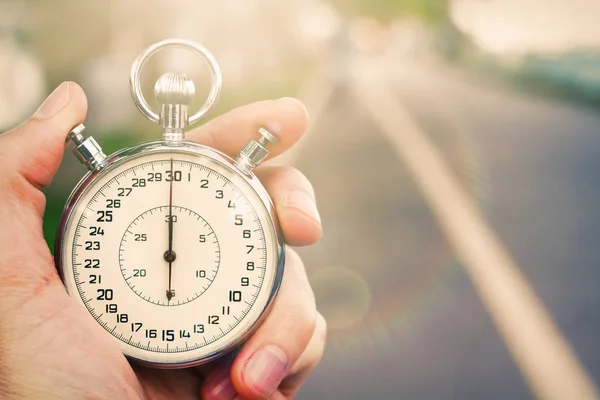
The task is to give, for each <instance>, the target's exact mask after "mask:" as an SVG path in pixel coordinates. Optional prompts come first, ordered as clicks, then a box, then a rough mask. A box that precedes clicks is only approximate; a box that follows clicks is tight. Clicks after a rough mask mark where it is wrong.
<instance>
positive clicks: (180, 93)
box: [55, 39, 285, 368]
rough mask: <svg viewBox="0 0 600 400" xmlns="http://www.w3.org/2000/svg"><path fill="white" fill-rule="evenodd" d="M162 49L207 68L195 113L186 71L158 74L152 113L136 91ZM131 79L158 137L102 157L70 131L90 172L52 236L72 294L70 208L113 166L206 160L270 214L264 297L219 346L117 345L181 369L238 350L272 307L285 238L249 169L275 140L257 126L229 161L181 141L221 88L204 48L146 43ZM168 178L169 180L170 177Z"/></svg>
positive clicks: (176, 42) (94, 145) (80, 133)
mask: <svg viewBox="0 0 600 400" xmlns="http://www.w3.org/2000/svg"><path fill="white" fill-rule="evenodd" d="M166 47H184V48H186V49H189V50H192V51H194V52H195V53H196V54H198V55H200V56H201V57H202V58H203V59H204V60H205V61H206V63H207V65H208V66H209V70H210V72H211V76H212V78H213V89H212V91H211V93H210V94H209V98H208V100H207V102H206V104H205V105H204V106H203V107H202V109H201V110H200V111H199V112H197V113H195V114H193V115H192V116H189V117H188V115H187V105H188V104H189V102H190V101H191V100H192V98H193V95H194V85H193V83H192V82H191V80H190V79H189V78H188V77H187V75H185V74H173V73H167V74H164V75H163V76H161V77H160V78H159V80H158V81H157V83H156V86H155V96H156V98H157V100H158V102H159V103H160V104H161V112H160V113H156V112H154V111H153V110H152V109H151V108H150V106H149V105H148V103H147V102H146V101H145V100H144V97H143V95H142V94H141V88H140V73H141V69H142V67H143V65H144V63H145V62H146V60H147V59H148V58H149V57H150V56H152V55H153V54H154V53H156V52H157V51H158V50H161V49H163V48H166ZM130 83H131V92H132V97H133V99H134V102H135V104H136V105H137V106H138V108H139V109H140V111H141V112H142V114H144V115H145V116H146V117H148V118H149V119H150V120H152V121H154V122H157V123H159V124H160V125H161V126H162V128H163V139H162V140H160V141H154V142H148V143H143V144H140V145H137V146H134V147H131V148H127V149H123V150H121V151H119V152H117V153H115V154H113V155H111V156H109V157H106V156H105V155H104V153H103V152H102V149H101V147H100V146H99V145H98V143H97V142H96V141H95V140H94V139H93V138H92V137H87V138H86V137H85V136H84V135H83V130H84V127H83V125H79V126H77V127H75V128H74V129H73V130H72V131H71V132H70V133H69V139H70V140H71V141H72V142H73V143H74V144H75V146H76V147H75V149H74V154H75V155H76V156H77V157H78V158H79V160H80V161H81V162H82V163H84V164H86V165H87V167H88V168H89V169H90V172H88V174H87V175H86V176H85V177H84V178H83V179H82V180H81V181H80V182H79V184H78V185H77V187H76V188H75V189H74V190H73V192H72V193H71V196H70V197H69V199H68V201H67V203H66V205H65V208H64V211H63V215H62V218H61V222H60V225H59V229H58V234H57V239H56V249H55V258H56V264H57V267H58V270H59V273H60V274H61V277H62V278H63V281H64V282H65V286H66V287H67V290H68V292H69V293H70V294H71V295H73V296H74V297H78V298H79V299H80V300H81V297H80V295H79V293H77V288H75V287H74V285H73V282H74V281H73V280H72V279H71V278H70V277H69V276H68V274H73V269H72V268H73V267H72V265H71V266H69V263H72V261H71V260H70V259H69V260H67V258H68V257H70V256H71V255H69V254H66V252H65V249H67V248H69V244H68V243H66V241H67V240H69V239H68V234H67V232H68V230H69V229H70V227H72V225H73V224H74V223H75V221H74V215H75V214H76V212H75V211H76V210H78V209H81V207H82V204H81V200H82V199H83V198H85V197H86V196H88V197H89V195H90V193H91V192H93V191H94V190H97V189H98V186H99V182H100V181H101V180H102V179H104V178H106V177H107V176H109V175H111V174H112V173H114V171H115V170H117V169H119V168H123V167H124V166H126V165H128V164H135V162H136V160H137V161H139V162H142V161H143V160H144V159H148V158H152V157H153V156H156V155H165V156H168V157H170V158H171V163H172V162H173V159H175V160H177V159H180V158H186V157H187V158H188V159H189V158H190V157H191V158H193V159H195V160H198V163H199V164H201V163H202V160H209V161H210V162H211V163H213V164H215V165H219V166H220V168H222V169H224V170H227V171H229V172H230V173H231V174H233V175H235V177H236V179H241V182H243V184H244V186H245V189H244V190H249V191H251V192H252V193H253V196H254V197H255V198H257V199H259V201H258V203H259V204H260V205H259V206H260V207H263V208H264V209H263V210H262V211H264V213H266V214H267V215H268V217H269V218H268V224H270V226H269V227H268V229H265V230H264V232H265V234H270V235H271V236H272V237H271V238H269V239H270V242H271V243H272V244H273V250H272V251H273V254H274V257H275V260H272V261H271V265H272V266H274V268H275V271H274V273H273V275H272V280H271V281H270V283H269V286H268V287H265V288H264V290H266V293H265V296H266V297H265V298H266V301H264V302H263V303H261V304H260V305H259V307H260V310H257V311H255V312H254V316H253V319H252V321H250V325H249V326H248V327H247V328H246V329H244V330H242V331H239V332H238V333H237V334H235V335H233V336H231V337H228V339H227V340H224V341H223V343H222V345H221V346H220V347H218V348H215V349H213V351H211V352H209V353H206V354H202V356H201V357H195V358H194V357H192V358H186V356H185V355H184V356H182V358H181V360H180V361H176V362H170V361H169V362H157V361H156V360H149V359H147V358H145V357H137V356H136V355H135V354H132V353H130V352H128V350H127V349H128V346H126V345H124V346H121V349H122V350H123V352H124V354H125V355H126V356H128V357H129V358H131V359H134V360H136V361H138V362H141V363H143V364H147V365H150V366H153V367H159V368H183V367H189V366H193V365H198V364H202V363H206V362H209V361H212V360H214V359H215V358H218V357H220V356H222V355H224V354H226V353H227V352H229V351H231V350H233V349H235V348H237V347H238V346H239V345H240V344H241V343H243V342H244V341H245V340H246V339H247V338H248V337H249V335H251V334H252V333H253V332H254V331H255V330H256V329H257V328H258V326H260V324H261V322H262V321H263V320H264V318H265V317H266V316H267V314H268V312H269V310H270V308H271V307H272V305H273V301H274V299H275V297H276V295H277V292H278V290H279V287H280V285H281V280H282V277H283V270H284V262H285V243H284V238H283V235H282V233H281V229H280V227H279V223H278V219H277V215H276V213H275V208H274V206H273V203H272V201H271V199H270V198H269V196H268V194H267V192H266V190H265V189H264V187H263V186H262V185H261V184H260V182H259V181H258V179H257V178H256V177H255V176H254V174H253V173H252V169H253V168H255V167H256V166H257V165H258V164H260V163H261V162H262V161H263V160H264V159H265V158H266V157H267V155H268V154H269V152H268V150H267V146H268V144H270V143H273V142H276V138H275V137H274V136H273V135H272V134H271V133H270V132H269V131H267V130H266V129H264V128H260V129H258V133H259V134H260V138H257V140H250V141H249V143H248V144H247V145H246V146H245V147H244V149H243V150H242V151H241V153H240V155H239V156H238V157H237V158H236V159H232V158H230V157H228V156H227V155H225V154H223V153H221V152H219V151H216V150H215V149H212V148H209V147H207V146H203V145H200V144H197V143H194V142H191V141H187V140H185V138H184V132H183V131H184V128H186V127H187V126H188V124H191V123H195V122H197V121H199V120H200V119H201V118H202V117H203V116H204V115H205V114H206V113H207V112H208V111H209V110H210V109H211V107H212V106H213V104H214V103H215V101H216V99H217V98H218V94H219V91H220V88H221V74H220V71H219V68H218V64H217V63H216V61H215V60H214V58H213V57H212V55H211V54H210V53H209V52H208V51H207V50H206V49H205V48H203V47H202V46H200V45H198V44H196V43H193V42H189V41H186V40H181V39H169V40H166V41H163V42H160V43H157V44H155V45H153V46H151V47H150V48H148V49H147V50H146V51H145V52H144V53H142V54H141V55H140V57H139V58H138V59H137V60H136V62H135V63H134V65H133V68H132V74H131V80H130ZM171 168H172V167H171ZM171 179H173V177H172V178H171ZM171 185H172V183H171ZM83 206H84V205H83ZM171 218H172V217H171ZM215 240H216V239H215ZM165 254H166V253H165ZM119 257H120V256H119ZM109 268H115V269H116V268H119V263H118V262H117V261H116V260H115V263H114V265H111V266H109ZM169 268H170V265H169ZM169 289H170V275H169ZM261 290H262V289H261ZM170 300H171V299H169V301H170ZM88 310H89V308H88ZM90 312H92V311H90ZM192 317H193V316H191V315H190V319H191V318H192ZM134 328H135V326H134V325H133V323H132V329H134ZM105 329H106V327H105ZM203 329H204V328H203ZM107 330H108V329H107ZM146 334H147V333H146ZM188 334H189V333H188ZM163 335H164V332H163ZM213 347H214V346H213ZM167 349H168V347H167ZM196 354H198V352H196Z"/></svg>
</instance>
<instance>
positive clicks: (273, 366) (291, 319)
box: [202, 249, 317, 400]
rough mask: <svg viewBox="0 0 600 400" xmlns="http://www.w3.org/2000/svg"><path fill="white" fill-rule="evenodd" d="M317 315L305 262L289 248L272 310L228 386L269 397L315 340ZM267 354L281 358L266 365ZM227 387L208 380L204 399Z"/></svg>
mask: <svg viewBox="0 0 600 400" xmlns="http://www.w3.org/2000/svg"><path fill="white" fill-rule="evenodd" d="M316 316H317V311H316V305H315V299H314V295H313V292H312V289H311V287H310V285H309V283H308V278H307V277H306V271H305V270H304V266H303V264H302V261H301V260H300V257H299V256H298V255H297V254H296V253H295V252H294V251H293V250H291V249H288V250H287V253H286V270H285V273H284V276H283V281H282V284H281V289H280V291H279V295H278V296H277V299H276V300H275V304H274V306H273V309H272V310H271V312H270V314H269V316H268V317H267V318H266V320H265V322H264V323H263V324H262V325H261V326H260V327H259V328H258V330H257V331H256V332H255V333H254V335H252V337H251V338H250V339H249V340H248V342H246V343H245V344H244V346H243V347H242V349H241V350H240V352H239V354H238V355H237V357H236V359H235V361H234V363H233V366H232V367H231V372H230V374H229V378H230V382H228V383H227V384H228V385H232V386H233V388H234V389H235V392H237V394H238V395H239V396H242V397H243V398H246V399H248V400H255V399H266V398H269V397H270V396H271V395H272V394H273V393H274V392H275V390H276V389H277V387H278V386H279V384H280V383H281V381H282V380H283V379H284V378H285V377H286V376H287V375H288V373H289V371H290V369H291V368H292V367H293V366H294V364H295V363H296V362H297V360H298V358H299V357H300V356H301V355H302V354H303V353H304V351H305V349H306V347H307V345H308V344H309V342H310V340H311V338H312V337H313V333H314V330H315V323H316ZM265 352H266V353H265ZM264 354H270V355H273V354H277V355H278V356H279V357H278V358H276V359H274V360H273V362H269V363H265V362H264V361H265V360H264V357H263V355H264ZM281 356H282V357H283V358H282V357H281ZM261 360H262V361H261ZM257 361H259V362H258V364H257ZM224 387H226V385H225V384H224V383H223V381H222V378H221V379H220V381H215V380H213V379H211V377H209V378H208V379H207V382H206V384H205V386H204V387H203V390H202V394H203V398H205V399H214V398H219V397H216V396H211V392H213V391H214V390H215V388H218V389H217V390H218V391H221V390H222V388H224ZM230 392H231V391H230V390H227V393H230Z"/></svg>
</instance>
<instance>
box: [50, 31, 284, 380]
mask: <svg viewBox="0 0 600 400" xmlns="http://www.w3.org/2000/svg"><path fill="white" fill-rule="evenodd" d="M168 47H177V48H184V49H187V50H190V51H192V52H193V53H195V54H196V55H198V56H200V57H201V58H202V59H203V60H204V61H205V63H206V65H207V66H208V69H209V71H210V73H211V78H212V89H211V91H210V93H209V95H208V99H207V100H206V102H205V104H204V105H203V106H202V107H201V109H200V110H199V111H197V112H195V113H193V114H188V105H189V104H190V102H191V101H192V99H193V97H194V95H195V88H194V84H193V82H192V80H191V79H190V78H189V76H188V75H186V74H184V73H171V72H167V73H165V74H163V75H162V76H160V78H159V79H158V80H157V82H156V85H155V88H154V94H155V97H156V100H157V101H158V103H159V104H160V110H159V112H157V111H155V110H154V109H153V108H152V107H151V106H150V105H149V103H148V102H147V101H146V99H145V98H144V95H143V93H142V89H141V83H140V80H141V72H142V70H143V66H144V65H145V63H146V61H147V60H148V59H149V58H150V57H151V56H153V55H154V54H155V53H156V52H158V51H160V50H162V49H165V48H168ZM130 86H131V93H132V98H133V100H134V103H135V104H136V106H137V107H138V109H139V110H140V111H141V113H142V114H143V115H144V116H146V117H147V118H148V119H150V120H151V121H153V122H155V123H158V124H160V126H161V127H162V130H163V135H162V139H161V140H158V141H152V142H147V143H142V144H139V145H137V146H134V147H131V148H126V149H123V150H120V151H118V152H116V153H115V154H113V155H111V156H108V157H107V156H106V155H105V154H104V153H103V151H102V148H101V147H100V145H99V144H98V142H96V140H94V138H93V137H91V136H89V137H86V136H84V129H85V128H84V127H83V125H79V126H77V127H75V128H74V129H73V130H72V131H71V132H70V133H69V135H68V138H67V140H70V141H72V142H73V143H74V144H75V148H74V150H73V151H74V153H75V155H76V156H77V157H78V158H79V160H80V161H81V162H82V163H84V164H85V165H86V166H87V167H88V168H89V170H90V171H89V172H88V173H87V174H86V175H85V176H84V177H83V179H82V180H81V181H80V182H79V184H78V185H77V186H76V188H75V189H74V190H73V192H72V193H71V196H70V197H69V199H68V201H67V203H66V205H65V208H64V211H63V215H62V219H61V222H60V226H59V231H58V235H57V241H56V251H55V257H56V264H57V267H58V269H59V272H60V275H61V277H62V280H63V282H64V285H65V287H66V289H67V291H68V293H69V295H70V296H72V297H74V298H75V299H76V300H77V301H78V302H79V303H81V305H82V306H83V307H85V308H86V309H87V311H88V313H89V315H90V317H91V318H93V319H94V320H95V321H96V322H97V323H98V324H99V325H100V326H101V327H102V328H103V329H104V330H105V331H106V334H107V335H109V336H110V337H112V339H113V340H114V342H115V343H116V345H117V346H118V347H119V348H120V349H121V351H122V352H123V354H124V355H125V356H127V357H128V358H130V359H132V360H135V361H138V362H140V363H142V364H146V365H150V366H154V367H159V368H183V367H188V366H193V365H199V364H202V363H205V362H208V361H211V360H214V359H215V358H217V357H219V356H221V355H224V354H225V353H227V352H229V351H231V350H233V349H235V348H237V347H238V346H239V345H240V344H242V343H243V342H244V341H245V340H246V339H247V338H248V337H249V335H251V334H252V332H253V331H254V330H255V329H256V328H257V327H258V326H259V325H260V323H261V322H262V320H263V319H264V318H265V316H266V315H267V313H268V311H269V309H270V307H271V305H272V304H273V301H274V299H275V296H276V294H277V291H278V288H279V286H280V283H281V279H282V275H283V268H284V241H283V237H282V235H281V233H280V228H279V224H278V221H277V216H276V213H275V210H274V207H273V204H272V202H271V200H270V198H269V196H268V194H267V192H266V190H265V189H264V188H263V187H262V186H261V184H260V182H259V181H258V179H257V178H256V176H255V175H254V174H253V173H252V170H253V169H254V168H255V167H256V166H257V165H259V164H260V163H261V162H262V161H263V160H264V159H265V158H266V157H267V155H268V154H269V151H268V150H267V146H268V145H269V144H270V143H275V142H276V140H277V139H276V137H275V136H274V135H273V134H272V133H270V132H269V131H268V130H267V129H265V128H258V127H257V128H258V129H257V133H256V138H255V139H252V140H250V141H249V142H248V143H247V145H246V146H245V147H244V148H243V149H242V151H241V153H240V154H239V156H238V157H236V158H230V157H228V156H227V155H225V154H223V153H221V152H219V151H217V150H215V149H212V148H210V147H207V146H203V145H200V144H197V143H194V142H191V141H188V140H186V139H185V134H184V130H185V128H186V127H187V126H189V125H192V124H195V123H197V122H199V121H200V120H201V119H202V117H204V116H205V115H206V114H207V113H208V111H209V110H210V109H211V108H212V106H213V105H214V103H215V102H216V100H217V98H218V96H219V92H220V90H221V86H222V78H221V72H220V69H219V66H218V63H217V61H216V60H215V58H214V57H213V56H212V54H211V53H210V52H209V51H208V50H207V49H206V48H204V47H203V46H201V45H199V44H197V43H194V42H191V41H188V40H184V39H168V40H165V41H162V42H159V43H156V44H154V45H152V46H150V47H149V48H148V49H146V50H145V51H144V52H142V53H141V54H140V56H139V57H138V58H137V60H136V61H135V62H134V64H133V67H132V70H131V76H130Z"/></svg>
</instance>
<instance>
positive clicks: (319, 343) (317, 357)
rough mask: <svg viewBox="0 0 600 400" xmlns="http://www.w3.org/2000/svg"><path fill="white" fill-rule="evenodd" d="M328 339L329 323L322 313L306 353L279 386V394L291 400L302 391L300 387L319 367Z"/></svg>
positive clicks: (318, 317) (318, 315)
mask: <svg viewBox="0 0 600 400" xmlns="http://www.w3.org/2000/svg"><path fill="white" fill-rule="evenodd" d="M326 339H327V322H326V321H325V318H323V316H322V315H321V314H320V313H317V320H316V325H315V331H314V333H313V336H312V338H311V339H310V342H309V343H308V346H307V347H306V349H305V350H304V353H302V355H301V356H300V358H299V359H298V361H296V364H294V366H293V367H292V369H291V370H290V374H289V376H288V377H286V378H285V379H284V380H283V382H281V385H280V386H279V392H280V393H281V394H283V395H284V396H285V398H286V399H288V398H289V399H291V398H293V397H294V396H295V394H296V393H297V392H298V390H300V387H301V386H302V384H303V383H304V381H305V380H306V378H307V377H308V374H309V373H310V372H311V371H312V370H313V369H314V368H315V367H316V366H317V364H318V363H319V362H320V361H321V358H323V352H324V350H325V341H326Z"/></svg>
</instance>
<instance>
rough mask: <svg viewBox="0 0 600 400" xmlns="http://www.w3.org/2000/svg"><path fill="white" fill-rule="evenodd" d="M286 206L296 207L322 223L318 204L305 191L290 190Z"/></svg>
mask: <svg viewBox="0 0 600 400" xmlns="http://www.w3.org/2000/svg"><path fill="white" fill-rule="evenodd" d="M285 206H287V207H295V208H297V209H298V210H300V211H301V212H303V213H304V214H305V215H307V216H308V217H309V218H312V219H314V220H315V221H317V222H318V223H319V224H320V223H321V216H320V215H319V210H318V209H317V204H316V203H315V201H314V200H313V198H312V197H311V196H310V195H309V194H308V193H306V192H304V191H301V190H294V191H291V192H289V193H288V195H287V198H286V199H285Z"/></svg>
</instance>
